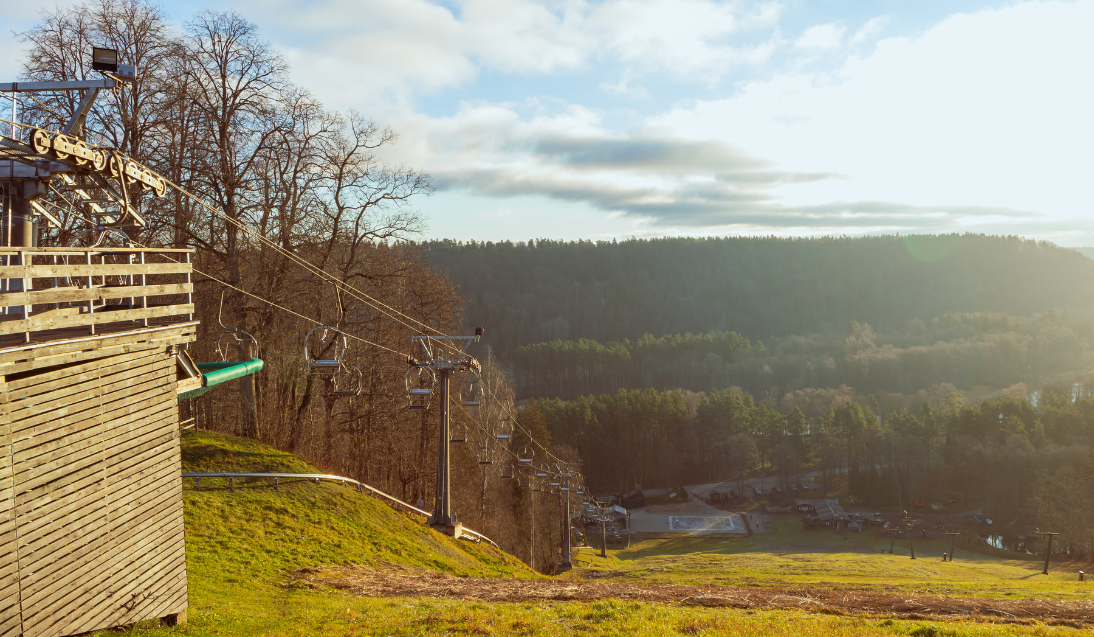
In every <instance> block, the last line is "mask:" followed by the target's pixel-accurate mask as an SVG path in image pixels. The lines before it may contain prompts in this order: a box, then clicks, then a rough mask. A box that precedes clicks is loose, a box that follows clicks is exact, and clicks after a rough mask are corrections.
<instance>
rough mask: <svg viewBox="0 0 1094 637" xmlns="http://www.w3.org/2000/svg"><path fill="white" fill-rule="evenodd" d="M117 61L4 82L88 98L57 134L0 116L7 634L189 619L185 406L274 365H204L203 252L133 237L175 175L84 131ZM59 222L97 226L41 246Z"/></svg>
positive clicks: (1, 557) (1, 621) (2, 588)
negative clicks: (198, 282) (98, 72)
mask: <svg viewBox="0 0 1094 637" xmlns="http://www.w3.org/2000/svg"><path fill="white" fill-rule="evenodd" d="M107 53H108V54H109V53H110V52H107ZM114 55H115V57H114V58H113V59H110V58H109V55H105V56H104V55H103V54H101V53H100V52H99V51H97V52H96V56H97V57H96V60H97V63H100V64H105V68H106V69H107V70H106V71H105V72H104V77H103V79H100V80H89V81H72V82H40V83H35V82H20V83H18V84H16V83H11V84H0V92H3V93H5V94H7V95H8V96H11V95H13V94H16V93H24V92H29V93H43V92H50V91H53V92H57V91H73V92H76V95H77V96H78V97H79V100H78V101H79V106H78V107H77V112H76V113H74V114H73V115H72V117H71V119H70V120H69V122H68V124H67V125H66V126H65V127H64V128H63V129H62V130H56V131H55V130H45V129H41V128H35V127H33V126H29V125H23V124H19V123H18V121H17V119H16V113H14V110H15V107H14V100H13V107H12V110H13V113H12V119H11V120H6V119H5V120H3V122H0V194H2V196H3V209H2V211H3V217H2V221H3V223H2V226H0V231H2V241H0V396H2V400H3V405H4V407H3V409H2V410H0V447H2V449H0V545H2V546H0V575H2V577H0V635H3V636H7V635H23V634H26V635H71V634H77V633H84V632H88V631H93V630H97V629H102V628H107V627H111V626H118V625H123V624H131V623H134V622H137V621H141V620H145V619H154V618H161V619H165V620H166V621H168V622H169V623H175V622H178V621H182V620H185V613H186V607H187V583H186V558H185V546H184V537H183V503H182V476H181V457H180V447H179V439H180V434H179V422H178V413H179V409H178V407H179V399H180V397H181V398H188V397H193V396H196V395H200V394H201V393H204V392H206V391H209V390H211V389H212V388H213V387H215V386H216V385H218V384H221V383H223V382H225V381H227V380H231V379H233V378H239V377H240V376H242V375H245V374H250V373H254V372H255V371H257V370H258V369H261V367H262V361H261V360H259V359H257V358H255V359H251V360H246V361H242V362H230V361H227V360H222V361H218V362H213V363H194V362H193V361H192V360H191V358H190V356H189V355H188V354H187V351H186V350H187V347H188V345H189V344H190V343H192V342H194V340H195V338H196V334H197V326H198V321H197V320H196V318H195V316H194V305H193V301H192V296H191V294H192V291H193V287H192V284H191V273H192V267H191V256H192V251H191V250H169V249H158V248H143V247H138V246H136V245H135V244H133V243H131V242H129V241H127V240H126V234H125V232H124V231H123V230H124V228H125V227H133V226H136V227H139V226H141V225H143V223H144V220H143V219H142V218H141V216H140V214H139V212H138V210H137V207H135V206H134V204H135V201H134V198H135V197H141V196H142V193H143V196H146V197H153V196H163V194H164V192H165V190H166V183H165V180H164V179H163V178H161V177H160V176H158V175H157V174H156V173H155V172H153V171H151V170H150V169H148V168H147V167H145V166H144V165H142V164H141V163H139V162H138V161H136V160H134V159H133V158H130V157H126V156H124V155H123V154H122V153H120V152H117V151H116V150H114V149H110V148H106V147H100V146H96V145H94V144H92V143H90V142H89V141H88V139H87V138H86V137H85V136H84V133H83V120H84V117H85V116H86V114H87V112H88V109H89V108H90V106H91V104H92V102H93V101H94V99H95V96H96V94H98V93H99V92H100V91H101V90H111V89H113V88H115V87H117V86H118V85H119V83H120V82H123V81H125V80H126V76H127V75H131V74H132V72H133V71H132V68H131V67H130V68H129V69H126V68H119V65H118V64H117V60H116V54H114ZM104 59H105V60H106V61H105V62H103V60H104ZM111 62H112V63H113V65H112V66H111ZM120 66H121V67H124V65H120ZM80 220H82V221H80ZM62 223H65V224H67V227H69V228H73V227H75V229H76V230H79V228H80V224H81V223H84V224H85V225H86V226H87V230H86V231H84V232H82V233H79V235H77V238H78V241H75V242H74V244H73V245H70V246H69V247H39V246H38V237H39V234H40V233H39V230H40V229H41V228H43V227H44V226H46V225H60V224H62ZM248 336H249V335H248ZM230 337H231V338H236V337H240V338H246V336H243V335H242V334H234V333H232V334H230ZM347 380H349V381H350V382H348V383H347V384H346V387H350V386H352V379H347Z"/></svg>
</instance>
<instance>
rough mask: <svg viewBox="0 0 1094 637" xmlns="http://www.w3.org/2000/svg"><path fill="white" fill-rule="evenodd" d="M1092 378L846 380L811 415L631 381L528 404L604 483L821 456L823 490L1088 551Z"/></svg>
mask: <svg viewBox="0 0 1094 637" xmlns="http://www.w3.org/2000/svg"><path fill="white" fill-rule="evenodd" d="M1087 380H1088V381H1089V380H1090V379H1087ZM1088 387H1089V384H1088V383H1082V384H1078V385H1075V384H1071V383H1066V384H1058V385H1055V386H1049V387H1046V388H1045V389H1044V390H1043V391H1041V392H1040V393H1039V394H1038V395H1037V396H1036V401H1034V400H1032V399H1031V397H1027V396H1026V388H1025V387H1024V386H1021V385H1019V386H1016V387H1012V388H1009V389H1008V391H1007V392H1006V393H1005V394H1004V395H1001V396H998V397H996V398H991V399H987V400H984V401H981V402H980V403H978V404H977V403H972V404H970V403H967V402H966V400H965V399H964V397H963V396H962V395H961V394H959V393H956V392H951V393H949V394H946V395H944V396H936V397H934V399H933V400H925V401H923V402H922V403H921V404H920V405H918V406H916V407H914V408H912V409H908V408H903V407H902V408H899V409H893V410H891V411H887V412H886V411H885V409H884V408H883V407H882V406H881V405H879V403H878V402H877V401H876V400H875V399H873V398H872V397H871V398H867V399H865V400H864V401H863V402H858V401H856V400H851V397H850V396H849V395H848V394H847V393H843V394H842V400H837V401H834V403H833V404H835V406H834V407H829V408H828V409H826V410H824V411H823V412H820V413H819V414H817V415H815V416H809V415H807V413H806V411H803V409H802V408H801V405H797V404H792V403H785V404H782V405H777V404H775V403H771V402H767V403H765V402H764V401H756V400H754V399H753V397H752V396H750V395H748V394H747V393H744V392H741V391H739V390H737V389H727V390H716V391H712V392H710V393H709V394H706V393H693V392H686V391H675V390H674V391H664V392H658V391H655V390H653V389H645V390H626V389H621V390H619V391H617V392H615V393H614V394H602V395H600V396H583V397H581V398H579V399H577V400H573V401H560V400H557V399H555V400H540V401H533V402H532V403H531V404H530V405H529V407H527V408H526V411H531V412H534V413H537V414H542V416H541V417H542V419H543V420H544V421H545V422H546V424H547V428H548V429H549V430H550V431H551V435H552V437H553V439H554V440H556V441H559V442H562V443H565V444H567V445H571V446H573V447H576V448H577V449H578V450H579V452H580V454H581V457H582V458H584V459H585V462H586V463H587V467H588V472H589V473H588V477H589V479H590V481H591V483H592V484H594V485H596V486H598V487H600V488H602V489H614V490H621V489H624V488H630V487H631V485H632V484H638V485H642V486H644V487H646V488H651V487H668V486H673V485H682V484H697V483H703V482H710V481H718V480H734V479H743V478H744V477H746V476H748V477H755V476H758V475H760V474H759V473H758V468H759V467H761V466H762V467H766V468H767V475H770V476H771V477H772V481H771V482H770V483H769V485H770V486H777V485H782V486H783V488H785V487H787V486H788V485H790V484H797V483H799V482H800V475H801V473H802V472H803V471H806V470H819V471H820V472H821V477H820V478H818V480H817V485H818V486H819V487H820V489H821V491H822V492H824V493H826V494H832V495H835V494H843V495H847V496H851V497H856V498H861V499H865V501H866V502H867V503H869V504H871V505H874V506H897V507H901V508H903V509H909V508H910V503H911V502H912V500H913V499H915V498H925V499H926V500H927V501H928V502H950V503H952V504H953V506H952V507H950V510H970V509H974V508H980V509H981V510H982V511H983V512H984V513H985V514H986V515H987V516H989V517H993V518H997V519H999V520H1000V521H1003V522H1012V521H1022V520H1024V521H1025V522H1026V523H1027V524H1036V523H1039V524H1042V525H1052V526H1053V528H1055V529H1059V530H1061V532H1062V533H1063V534H1064V535H1063V539H1064V541H1065V542H1070V543H1071V544H1072V545H1073V546H1074V548H1075V550H1082V551H1083V552H1087V553H1089V551H1090V550H1091V546H1090V543H1089V542H1090V539H1091V538H1090V529H1091V528H1094V509H1092V508H1091V507H1090V506H1089V504H1090V502H1091V501H1092V499H1094V480H1082V479H1079V478H1083V477H1086V476H1089V475H1090V474H1091V471H1090V467H1091V459H1092V458H1091V445H1092V444H1094V394H1091V393H1090V392H1089V390H1088ZM807 409H808V406H807Z"/></svg>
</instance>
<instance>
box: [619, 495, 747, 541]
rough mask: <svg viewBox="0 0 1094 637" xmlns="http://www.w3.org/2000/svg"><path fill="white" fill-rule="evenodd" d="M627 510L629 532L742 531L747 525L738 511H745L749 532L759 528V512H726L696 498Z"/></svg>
mask: <svg viewBox="0 0 1094 637" xmlns="http://www.w3.org/2000/svg"><path fill="white" fill-rule="evenodd" d="M629 513H630V516H631V523H630V528H629V529H628V530H627V531H628V532H630V533H687V534H689V535H706V534H712V533H730V534H746V533H748V529H746V528H745V524H744V519H743V517H742V515H749V517H750V519H749V523H750V524H751V525H752V531H753V533H757V532H759V533H762V532H763V531H762V528H761V527H760V525H761V516H759V515H757V514H741V513H729V512H727V511H725V510H723V509H718V508H715V507H712V506H710V505H709V504H707V503H706V502H703V501H702V500H699V499H698V498H691V499H689V500H684V501H680V502H673V503H672V504H660V505H650V506H646V507H643V508H641V509H631V510H630V511H629Z"/></svg>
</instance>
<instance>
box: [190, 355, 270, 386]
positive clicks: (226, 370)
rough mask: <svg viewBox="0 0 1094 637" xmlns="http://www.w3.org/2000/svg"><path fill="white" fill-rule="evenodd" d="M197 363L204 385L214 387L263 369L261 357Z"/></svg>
mask: <svg viewBox="0 0 1094 637" xmlns="http://www.w3.org/2000/svg"><path fill="white" fill-rule="evenodd" d="M197 365H198V369H199V370H201V375H202V377H203V380H202V383H201V384H202V386H203V387H213V386H214V385H219V384H221V383H226V382H228V381H230V380H235V379H237V378H240V377H242V376H246V375H248V374H253V373H255V372H257V371H258V370H260V369H262V365H263V362H262V359H261V358H252V359H251V360H249V361H241V362H238V363H198V364H197Z"/></svg>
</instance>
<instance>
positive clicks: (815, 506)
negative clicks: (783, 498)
mask: <svg viewBox="0 0 1094 637" xmlns="http://www.w3.org/2000/svg"><path fill="white" fill-rule="evenodd" d="M794 508H795V509H797V511H798V513H806V514H808V515H806V517H804V518H802V525H803V526H804V527H805V528H806V529H817V528H830V529H836V530H837V531H838V530H839V529H840V528H842V527H843V526H845V525H846V524H847V523H849V522H850V521H851V516H849V515H847V512H846V511H844V510H843V507H842V506H840V503H839V500H836V499H828V498H825V499H821V498H817V499H802V498H795V499H794Z"/></svg>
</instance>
